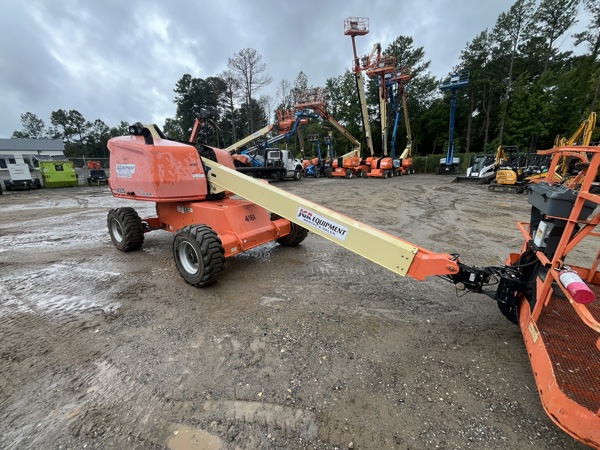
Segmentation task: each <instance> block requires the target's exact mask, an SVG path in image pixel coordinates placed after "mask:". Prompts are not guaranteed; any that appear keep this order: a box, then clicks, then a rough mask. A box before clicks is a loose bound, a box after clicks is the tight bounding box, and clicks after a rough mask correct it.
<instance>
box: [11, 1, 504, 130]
mask: <svg viewBox="0 0 600 450" xmlns="http://www.w3.org/2000/svg"><path fill="white" fill-rule="evenodd" d="M512 3H513V1H512V0H498V1H494V2H490V1H481V0H477V1H476V0H465V1H461V2H448V1H444V0H433V1H430V2H426V3H423V2H421V1H418V0H405V1H392V0H371V1H369V2H365V1H359V0H346V1H343V0H335V1H325V0H320V1H314V0H312V1H311V0H309V1H304V2H300V3H290V2H287V3H286V2H279V1H273V0H262V1H254V2H250V1H243V0H228V1H225V0H223V1H214V0H213V1H196V2H193V1H192V2H190V1H180V0H177V1H170V2H160V1H156V0H155V1H150V0H148V1H141V0H130V1H127V2H123V1H118V0H104V1H102V2H94V1H84V0H58V1H47V0H29V1H27V2H22V1H20V0H0V26H1V28H2V33H0V63H1V66H2V70H1V71H0V92H2V96H0V137H10V135H11V134H12V132H13V131H14V130H19V129H21V123H20V115H21V114H22V113H24V112H28V111H29V112H32V113H35V114H37V115H38V116H39V117H40V118H42V119H43V120H44V121H45V122H46V125H49V119H50V113H51V111H53V110H57V109H59V108H60V109H76V110H78V111H79V112H81V113H82V114H83V116H84V117H85V118H86V119H88V120H94V119H101V120H103V121H104V122H106V123H107V125H109V126H116V125H117V124H118V123H119V121H121V120H126V121H129V122H135V121H138V120H139V121H143V122H150V121H151V122H155V123H158V124H162V123H163V122H164V118H165V117H172V116H174V114H175V106H174V104H173V98H174V93H173V88H174V87H175V83H176V82H177V80H179V79H180V78H181V76H182V75H183V74H185V73H190V74H191V75H192V76H194V77H201V78H204V77H208V76H214V75H217V74H218V73H219V72H221V71H222V70H224V69H226V67H227V59H228V58H229V57H231V56H233V55H234V54H235V53H236V52H238V51H239V50H241V49H243V48H246V47H251V48H254V49H256V50H257V51H258V52H260V53H261V54H262V55H263V60H264V62H265V63H266V64H267V70H268V72H269V74H270V75H271V76H272V77H273V83H272V85H271V86H269V88H268V89H265V90H264V91H262V92H259V93H258V94H259V95H260V94H269V95H272V96H273V97H274V96H275V89H276V85H277V83H278V82H279V81H280V80H282V79H287V80H289V81H291V82H293V80H294V79H295V78H296V76H297V75H298V72H299V71H300V70H302V71H304V72H305V73H306V74H307V75H308V79H309V83H310V84H312V85H315V86H318V85H322V84H324V82H325V80H326V79H327V78H329V77H333V76H337V75H340V74H342V73H343V72H344V70H345V69H346V68H349V67H350V65H351V62H352V46H351V41H350V38H349V37H347V36H344V35H343V21H344V18H346V17H348V16H359V17H368V18H369V19H370V30H371V31H370V33H369V34H368V35H366V36H364V37H359V38H357V43H358V46H359V49H358V51H359V53H361V54H362V53H368V52H369V51H370V49H371V47H372V45H373V43H374V42H381V44H382V46H384V47H385V46H387V45H388V44H389V43H390V42H391V41H392V40H393V39H395V38H396V37H398V36H399V35H410V36H412V37H413V39H414V41H415V45H416V46H423V47H424V48H425V52H426V58H427V59H429V60H431V61H432V65H431V71H432V73H433V74H434V75H436V76H438V77H441V76H444V75H445V74H446V73H448V72H449V71H451V70H452V67H453V66H454V65H455V64H457V63H458V58H459V56H460V52H461V50H462V49H464V47H465V44H466V43H467V42H468V41H470V40H472V39H473V38H474V37H475V36H476V35H477V34H478V33H479V32H480V31H482V30H484V29H485V28H490V27H493V25H494V23H495V21H496V18H497V17H498V15H499V14H500V13H501V12H502V11H506V10H508V8H509V7H510V5H511V4H512Z"/></svg>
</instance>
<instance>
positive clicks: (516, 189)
mask: <svg viewBox="0 0 600 450" xmlns="http://www.w3.org/2000/svg"><path fill="white" fill-rule="evenodd" d="M488 191H490V192H506V193H509V194H522V193H523V192H525V186H515V185H503V184H490V185H489V186H488Z"/></svg>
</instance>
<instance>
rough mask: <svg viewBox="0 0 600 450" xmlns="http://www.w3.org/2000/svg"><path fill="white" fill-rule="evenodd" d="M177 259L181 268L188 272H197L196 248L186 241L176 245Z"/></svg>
mask: <svg viewBox="0 0 600 450" xmlns="http://www.w3.org/2000/svg"><path fill="white" fill-rule="evenodd" d="M177 259H178V261H179V265H180V266H181V268H182V269H183V270H185V271H186V272H187V273H189V274H194V273H196V272H198V266H199V258H198V253H197V252H196V249H195V248H194V247H193V246H192V245H191V244H190V243H189V242H187V241H184V242H180V243H179V245H178V246H177Z"/></svg>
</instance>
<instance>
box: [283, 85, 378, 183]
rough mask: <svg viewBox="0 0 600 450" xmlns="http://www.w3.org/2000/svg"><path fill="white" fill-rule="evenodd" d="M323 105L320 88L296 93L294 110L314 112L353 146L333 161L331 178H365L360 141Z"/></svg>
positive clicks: (365, 169) (365, 171) (323, 97)
mask: <svg viewBox="0 0 600 450" xmlns="http://www.w3.org/2000/svg"><path fill="white" fill-rule="evenodd" d="M325 103H326V92H325V90H324V89H322V88H309V89H306V90H304V91H302V92H299V93H297V94H296V97H295V108H296V109H297V110H308V109H310V110H312V111H314V112H315V113H316V114H317V115H318V116H320V117H321V118H323V119H324V120H326V121H327V122H329V123H330V124H331V125H333V127H334V128H335V129H336V130H338V131H339V132H340V133H342V134H343V135H344V137H345V138H346V139H348V141H350V143H351V144H352V145H353V149H352V151H350V152H348V153H346V154H344V155H342V156H340V157H338V158H335V159H333V161H332V168H333V170H332V171H331V172H330V174H331V176H332V177H345V178H352V177H353V176H358V177H361V176H365V175H366V173H367V170H368V166H367V165H366V164H365V162H364V161H363V158H362V157H361V156H360V148H361V145H360V141H359V140H358V139H356V138H355V137H354V136H352V135H351V134H350V132H349V131H348V130H347V129H346V128H345V127H344V126H343V125H342V124H341V123H339V122H338V121H337V120H336V119H335V118H334V117H333V116H332V115H331V114H329V113H328V112H327V111H326V110H325Z"/></svg>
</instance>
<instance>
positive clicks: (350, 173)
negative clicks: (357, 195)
mask: <svg viewBox="0 0 600 450" xmlns="http://www.w3.org/2000/svg"><path fill="white" fill-rule="evenodd" d="M352 175H353V174H352V169H346V174H345V175H344V178H348V179H350V178H352Z"/></svg>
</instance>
